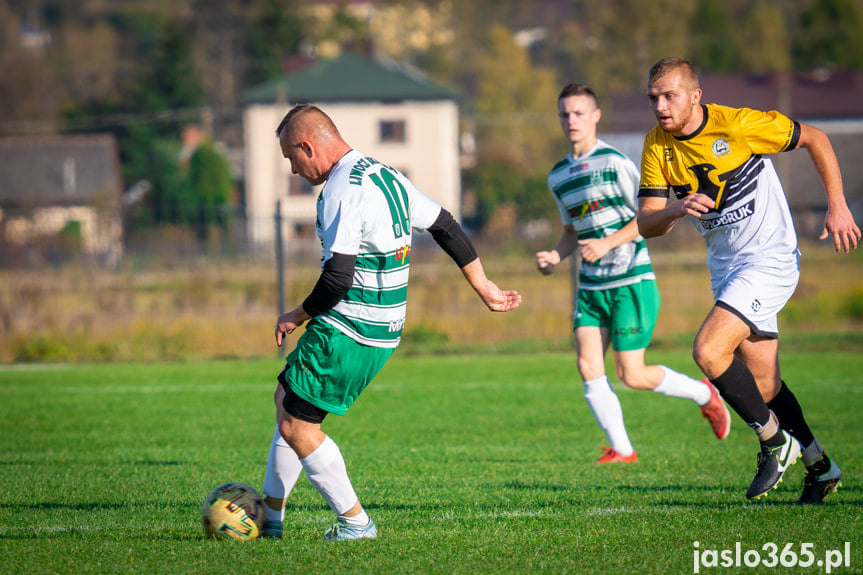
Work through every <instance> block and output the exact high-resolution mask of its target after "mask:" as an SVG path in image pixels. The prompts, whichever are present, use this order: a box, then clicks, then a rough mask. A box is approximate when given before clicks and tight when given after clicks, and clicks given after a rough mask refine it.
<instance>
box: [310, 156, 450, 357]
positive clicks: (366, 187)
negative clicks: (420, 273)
mask: <svg viewBox="0 0 863 575" xmlns="http://www.w3.org/2000/svg"><path fill="white" fill-rule="evenodd" d="M440 211H441V206H440V204H438V203H437V202H435V201H434V200H432V199H431V198H429V197H428V196H426V195H425V194H423V193H422V192H420V191H419V190H418V189H417V188H416V187H415V186H414V185H413V184H412V183H411V182H410V181H409V180H408V179H407V178H406V177H405V176H404V175H403V174H402V173H401V172H399V171H398V170H396V169H393V168H391V167H389V166H386V165H384V164H381V163H380V162H378V161H377V160H375V159H373V158H369V157H367V156H364V155H363V154H361V153H360V152H357V151H356V150H351V151H350V152H348V153H347V154H345V155H344V156H343V157H342V158H341V159H340V160H339V161H338V163H337V164H336V165H335V166H334V167H333V169H332V171H331V172H330V175H329V178H328V179H327V183H326V184H325V185H324V188H323V189H322V190H321V194H320V196H319V197H318V203H317V221H316V222H315V228H316V230H317V234H318V237H319V238H320V240H321V245H322V248H323V258H322V260H323V262H324V263H325V262H326V261H327V260H329V259H330V258H331V257H332V255H333V253H340V254H346V255H355V256H356V257H357V263H356V266H355V267H354V279H353V285H352V286H351V288H350V289H349V290H348V292H347V294H345V296H344V298H343V299H342V300H341V301H339V302H338V303H337V304H336V305H335V307H333V308H332V309H331V310H329V311H327V312H325V313H323V314H321V315H319V316H317V318H319V319H321V320H322V321H325V322H327V323H329V324H330V325H332V326H333V327H335V328H336V329H338V330H339V331H341V332H342V333H344V334H345V335H347V336H348V337H350V338H351V339H353V340H355V341H357V342H359V343H361V344H364V345H369V346H373V347H386V348H394V347H396V346H398V344H399V341H400V340H401V333H402V329H403V327H404V323H405V311H406V308H407V287H408V270H409V268H410V253H411V233H412V230H420V231H421V230H425V229H427V228H428V227H429V226H431V225H432V224H433V223H434V222H435V220H436V219H437V217H438V215H440Z"/></svg>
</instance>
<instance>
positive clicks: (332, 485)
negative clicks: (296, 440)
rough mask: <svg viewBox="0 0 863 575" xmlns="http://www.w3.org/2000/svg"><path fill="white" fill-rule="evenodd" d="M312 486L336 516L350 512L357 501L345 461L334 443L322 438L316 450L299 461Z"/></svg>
mask: <svg viewBox="0 0 863 575" xmlns="http://www.w3.org/2000/svg"><path fill="white" fill-rule="evenodd" d="M300 463H302V464H303V469H305V470H306V475H307V476H308V478H309V481H311V482H312V486H313V487H314V488H315V489H317V491H318V493H320V494H321V497H323V498H324V501H326V502H327V505H329V506H330V509H332V510H333V513H335V514H336V515H342V514H344V513H345V512H346V511H350V510H351V509H352V508H353V506H354V505H356V504H357V501H359V499H358V498H357V494H356V492H355V491H354V487H353V485H351V480H350V479H349V478H348V470H347V468H346V467H345V460H344V458H342V452H341V451H340V450H339V446H338V445H336V442H335V441H333V440H332V439H330V436H329V435H328V436H326V437H325V438H324V441H323V443H321V444H320V445H319V446H318V448H317V449H315V450H314V451H313V452H311V453H310V454H309V455H308V456H306V457H305V458H303V459H300Z"/></svg>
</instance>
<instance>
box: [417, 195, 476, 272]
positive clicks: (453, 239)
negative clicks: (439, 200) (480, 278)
mask: <svg viewBox="0 0 863 575" xmlns="http://www.w3.org/2000/svg"><path fill="white" fill-rule="evenodd" d="M428 231H429V233H431V235H432V237H433V238H434V241H436V242H437V244H438V245H439V246H440V247H441V249H443V251H445V252H446V253H447V254H449V257H451V258H452V259H453V261H454V262H455V263H456V264H458V267H459V268H463V267H464V266H466V265H467V264H469V263H470V262H472V261H473V260H475V259H476V258H477V255H476V248H474V247H473V243H472V242H471V241H470V238H469V237H467V234H466V233H464V229H463V228H462V227H461V226H460V225H459V223H458V222H457V221H455V219H453V217H452V214H451V213H449V212H448V211H447V210H445V209H443V208H441V210H440V215H439V216H438V217H437V219H436V220H435V222H434V223H433V224H432V225H431V227H429V229H428Z"/></svg>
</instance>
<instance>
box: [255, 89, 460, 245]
mask: <svg viewBox="0 0 863 575" xmlns="http://www.w3.org/2000/svg"><path fill="white" fill-rule="evenodd" d="M320 107H321V109H323V110H324V111H325V112H326V113H327V114H329V115H330V117H332V119H333V121H334V122H335V124H336V126H338V128H339V131H340V132H341V133H342V136H343V137H344V138H345V140H347V142H348V143H349V144H350V145H351V146H352V147H353V148H355V149H357V150H360V151H361V152H363V153H364V154H368V155H370V156H372V157H374V158H375V159H377V160H379V161H381V162H383V163H385V164H389V165H391V166H393V167H394V168H397V169H399V170H402V171H404V172H405V173H406V174H407V175H408V177H410V179H411V181H413V183H414V184H416V186H417V187H418V188H419V189H420V190H422V191H423V192H424V193H426V194H427V195H428V196H430V197H431V198H433V199H435V200H436V201H438V202H439V203H440V204H441V205H443V206H444V207H445V208H446V209H448V210H449V211H450V212H452V213H453V215H454V216H455V217H456V218H459V217H460V204H461V185H460V174H459V156H458V109H457V107H456V105H455V103H454V102H452V101H433V102H408V103H399V104H382V103H338V104H320ZM286 112H287V106H261V105H258V106H251V107H249V108H248V109H247V110H246V112H245V115H244V124H245V147H246V162H245V164H246V170H245V171H246V205H247V215H248V217H249V235H250V239H251V240H252V241H253V242H254V243H255V244H257V245H260V246H261V247H263V248H265V249H268V248H269V246H272V245H273V237H274V230H275V228H274V227H273V215H274V212H275V206H276V201H277V200H281V201H282V215H283V217H284V218H285V219H286V221H287V225H286V228H285V230H286V234H287V237H290V233H291V231H292V230H293V226H292V225H291V224H292V223H295V222H303V223H311V222H313V221H314V218H315V197H313V196H296V195H294V196H288V195H287V186H288V180H289V178H290V175H291V172H290V162H288V161H287V160H285V159H283V158H282V157H281V151H280V150H279V146H278V141H277V139H276V136H275V128H276V126H277V125H278V123H279V122H280V121H281V119H282V117H283V116H284V114H285V113H286ZM387 120H394V121H398V120H403V121H404V122H405V136H406V138H405V139H406V141H405V142H404V143H381V142H380V141H379V130H380V126H379V123H380V122H381V121H387Z"/></svg>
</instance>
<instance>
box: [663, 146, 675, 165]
mask: <svg viewBox="0 0 863 575" xmlns="http://www.w3.org/2000/svg"><path fill="white" fill-rule="evenodd" d="M664 151H665V161H666V162H673V161H674V150H672V149H671V148H665V150H664Z"/></svg>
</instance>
